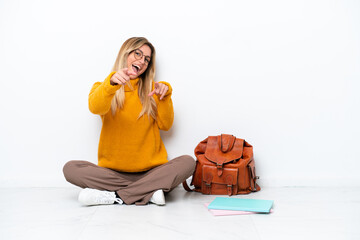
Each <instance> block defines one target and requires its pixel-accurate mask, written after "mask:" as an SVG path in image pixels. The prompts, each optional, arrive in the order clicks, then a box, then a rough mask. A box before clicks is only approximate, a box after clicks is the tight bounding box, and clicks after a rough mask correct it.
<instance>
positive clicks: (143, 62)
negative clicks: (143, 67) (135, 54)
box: [139, 56, 145, 64]
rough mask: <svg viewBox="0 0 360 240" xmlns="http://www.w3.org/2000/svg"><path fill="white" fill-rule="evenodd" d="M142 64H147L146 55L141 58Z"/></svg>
mask: <svg viewBox="0 0 360 240" xmlns="http://www.w3.org/2000/svg"><path fill="white" fill-rule="evenodd" d="M139 61H140V62H141V63H142V64H145V56H142V57H141V58H140V60H139Z"/></svg>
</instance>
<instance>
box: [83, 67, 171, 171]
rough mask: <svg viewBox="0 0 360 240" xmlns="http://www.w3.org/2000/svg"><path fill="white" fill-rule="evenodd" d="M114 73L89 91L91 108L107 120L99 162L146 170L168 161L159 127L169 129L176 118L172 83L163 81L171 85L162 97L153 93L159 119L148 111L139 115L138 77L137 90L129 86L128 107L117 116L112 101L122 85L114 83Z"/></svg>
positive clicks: (126, 97)
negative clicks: (148, 113)
mask: <svg viewBox="0 0 360 240" xmlns="http://www.w3.org/2000/svg"><path fill="white" fill-rule="evenodd" d="M114 73H115V72H112V73H111V74H110V75H109V76H108V77H107V78H106V79H105V80H104V82H96V83H95V84H94V85H93V87H92V89H91V91H90V94H89V109H90V111H91V112H92V113H94V114H99V115H100V116H101V119H102V123H103V125H102V129H101V134H100V142H99V149H98V165H99V166H101V167H106V168H111V169H114V170H117V171H122V172H142V171H146V170H149V169H151V168H153V167H156V166H159V165H161V164H164V163H166V162H167V161H168V160H167V153H166V149H165V146H164V144H163V142H162V140H161V138H160V131H159V129H161V130H165V131H166V130H169V129H170V128H171V126H172V123H173V120H174V109H173V104H172V100H171V94H172V88H171V86H170V84H168V83H166V82H162V83H164V84H166V85H167V86H168V87H169V91H168V92H167V94H166V96H165V97H164V98H163V99H162V100H159V97H158V96H157V95H154V96H153V97H154V99H155V102H156V104H157V119H156V120H154V119H153V118H152V117H148V116H147V114H145V115H143V116H142V117H141V118H138V116H139V114H140V112H141V109H142V104H141V102H140V99H139V96H138V85H137V82H138V81H139V79H138V78H137V79H134V80H130V82H131V85H132V86H133V89H134V90H131V89H130V88H129V87H128V86H126V85H125V103H124V106H123V108H122V109H119V110H118V111H117V112H116V114H115V115H114V116H113V115H112V113H111V109H110V107H111V100H112V98H113V97H114V95H115V92H116V91H117V90H118V89H119V88H120V86H119V85H115V86H112V85H111V84H110V78H111V77H112V75H113V74H114ZM153 87H154V86H153ZM149 118H150V119H149Z"/></svg>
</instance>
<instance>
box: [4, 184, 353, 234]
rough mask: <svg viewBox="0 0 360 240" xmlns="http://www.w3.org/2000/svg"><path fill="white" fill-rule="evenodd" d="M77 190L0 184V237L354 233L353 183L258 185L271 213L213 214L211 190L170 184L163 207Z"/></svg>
mask: <svg viewBox="0 0 360 240" xmlns="http://www.w3.org/2000/svg"><path fill="white" fill-rule="evenodd" d="M79 191H80V189H79V188H76V187H73V188H71V187H70V188H15V189H11V188H0V239H3V240H11V239H36V240H40V239H66V240H71V239H103V240H110V239H135V240H136V239H181V240H184V239H198V240H200V239H206V240H208V239H216V240H220V239H251V240H256V239H263V240H267V239H276V240H279V239H291V240H292V239H307V240H308V239H341V240H342V239H360V188H340V187H338V188H263V189H262V190H261V191H260V192H258V193H253V194H250V195H244V196H240V195H238V196H236V197H243V198H254V199H270V200H274V201H275V204H274V212H273V213H271V214H254V215H238V216H213V215H212V214H211V213H210V212H208V210H207V209H206V208H205V207H204V203H206V202H210V201H211V200H213V199H214V198H215V197H216V196H211V195H210V196H208V195H201V194H199V193H187V192H185V191H184V190H183V189H182V187H178V188H176V189H175V190H174V191H173V192H171V193H170V194H169V195H168V196H167V197H166V206H164V207H159V206H156V205H152V204H151V205H147V206H134V205H131V206H126V205H109V206H95V207H83V206H81V205H80V204H79V203H78V202H77V195H78V193H79Z"/></svg>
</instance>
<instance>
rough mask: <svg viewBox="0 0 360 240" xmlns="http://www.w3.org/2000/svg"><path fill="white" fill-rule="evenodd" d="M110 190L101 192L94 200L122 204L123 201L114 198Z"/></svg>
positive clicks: (102, 202)
mask: <svg viewBox="0 0 360 240" xmlns="http://www.w3.org/2000/svg"><path fill="white" fill-rule="evenodd" d="M114 195H115V194H113V193H112V192H103V194H102V195H101V196H98V197H97V198H96V202H97V203H100V204H111V203H114V202H117V203H119V204H122V203H123V201H122V200H121V199H120V198H116V197H115V196H114Z"/></svg>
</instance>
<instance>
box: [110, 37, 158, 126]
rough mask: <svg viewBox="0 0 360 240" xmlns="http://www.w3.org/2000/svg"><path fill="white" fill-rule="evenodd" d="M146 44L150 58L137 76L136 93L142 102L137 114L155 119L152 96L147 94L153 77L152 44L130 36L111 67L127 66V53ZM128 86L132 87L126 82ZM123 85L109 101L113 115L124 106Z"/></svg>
mask: <svg viewBox="0 0 360 240" xmlns="http://www.w3.org/2000/svg"><path fill="white" fill-rule="evenodd" d="M144 44H145V45H147V46H149V47H150V49H151V60H150V63H149V64H148V67H147V69H146V70H145V72H144V73H143V74H141V76H139V81H138V86H139V90H138V94H139V98H140V101H141V104H142V110H141V112H140V114H139V118H140V117H141V116H143V115H144V114H147V115H148V116H151V117H153V118H154V119H156V111H157V108H156V103H155V100H154V98H153V97H149V96H148V94H149V93H150V92H151V90H152V84H153V81H154V78H155V56H156V53H155V48H154V46H153V45H152V44H151V43H150V42H149V41H148V40H147V39H146V38H144V37H132V38H129V39H128V40H126V41H125V42H124V43H123V45H122V46H121V48H120V51H119V53H118V55H117V58H116V61H115V64H114V66H113V68H112V71H116V72H118V71H120V70H121V69H123V68H126V67H127V58H128V56H129V54H130V53H131V52H132V51H134V50H135V49H138V48H140V47H141V46H143V45H144ZM128 86H129V87H130V88H132V86H131V84H130V83H128ZM124 89H125V87H124V86H121V88H120V89H119V90H117V91H116V93H115V96H114V98H113V99H112V102H111V112H112V114H113V115H115V113H116V110H117V109H121V108H122V107H123V106H124V102H125V91H124Z"/></svg>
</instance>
